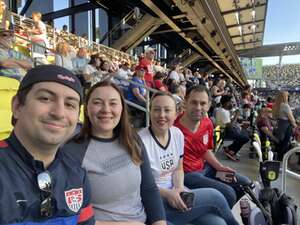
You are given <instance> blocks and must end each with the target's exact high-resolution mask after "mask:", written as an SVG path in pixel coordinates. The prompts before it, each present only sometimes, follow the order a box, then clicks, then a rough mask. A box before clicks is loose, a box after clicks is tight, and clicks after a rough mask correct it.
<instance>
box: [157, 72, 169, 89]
mask: <svg viewBox="0 0 300 225" xmlns="http://www.w3.org/2000/svg"><path fill="white" fill-rule="evenodd" d="M165 77H166V75H165V74H164V73H162V72H156V73H155V75H154V77H153V88H155V89H157V90H160V91H168V87H167V86H166V85H165V84H164V82H163V80H164V79H165Z"/></svg>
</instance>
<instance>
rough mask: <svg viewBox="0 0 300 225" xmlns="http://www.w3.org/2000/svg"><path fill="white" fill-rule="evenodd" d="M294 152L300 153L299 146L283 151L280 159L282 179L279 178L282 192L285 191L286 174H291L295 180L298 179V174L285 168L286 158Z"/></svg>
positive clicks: (299, 176) (299, 175)
mask: <svg viewBox="0 0 300 225" xmlns="http://www.w3.org/2000/svg"><path fill="white" fill-rule="evenodd" d="M294 153H300V147H295V148H292V149H291V150H289V151H288V152H287V153H285V155H284V157H283V161H282V180H281V190H282V191H283V192H286V174H288V175H290V176H292V177H293V178H296V179H297V180H300V174H298V173H295V172H293V171H290V170H289V169H288V168H287V164H288V160H289V158H290V156H291V155H292V154H294Z"/></svg>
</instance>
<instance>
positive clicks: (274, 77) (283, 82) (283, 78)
mask: <svg viewBox="0 0 300 225" xmlns="http://www.w3.org/2000/svg"><path fill="white" fill-rule="evenodd" d="M299 77H300V64H287V65H282V66H279V65H270V66H264V67H263V79H264V80H265V81H266V83H267V87H269V88H278V87H281V88H291V87H299V85H300V81H299Z"/></svg>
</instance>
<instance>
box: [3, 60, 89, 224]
mask: <svg viewBox="0 0 300 225" xmlns="http://www.w3.org/2000/svg"><path fill="white" fill-rule="evenodd" d="M82 95H83V94H82V87H81V85H80V81H79V80H78V79H77V78H76V76H74V75H73V74H72V72H70V71H68V70H67V69H64V68H62V67H59V66H55V65H44V66H37V67H35V68H34V69H32V70H29V71H28V73H27V74H26V75H25V77H24V79H23V80H22V82H21V83H20V86H19V89H18V92H17V94H16V96H15V97H13V99H12V113H13V117H12V124H13V125H14V129H13V131H12V134H11V135H10V137H9V138H7V139H6V140H4V141H1V142H0V148H1V151H0V174H1V175H0V187H1V190H2V191H1V193H0V224H18V225H22V224H33V223H34V224H37V223H38V224H40V225H46V224H66V225H75V224H81V225H90V224H94V217H93V209H92V207H91V205H90V204H89V202H90V191H89V184H88V179H87V176H86V173H85V171H84V170H83V169H82V168H80V166H79V165H78V163H76V162H74V161H73V160H72V159H71V158H70V157H68V156H67V155H66V154H65V152H64V151H63V150H62V149H61V148H60V146H61V144H62V143H64V142H65V141H66V140H67V139H69V138H70V137H71V136H72V134H73V132H74V130H75V127H76V124H77V121H78V116H79V109H80V103H81V101H82Z"/></svg>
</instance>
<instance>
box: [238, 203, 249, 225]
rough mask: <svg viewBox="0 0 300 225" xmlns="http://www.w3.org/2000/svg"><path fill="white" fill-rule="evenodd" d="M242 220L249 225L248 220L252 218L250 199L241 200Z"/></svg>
mask: <svg viewBox="0 0 300 225" xmlns="http://www.w3.org/2000/svg"><path fill="white" fill-rule="evenodd" d="M240 208H241V218H242V221H243V224H244V225H248V218H249V216H250V211H251V208H250V203H249V201H248V199H246V198H244V199H241V200H240Z"/></svg>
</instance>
